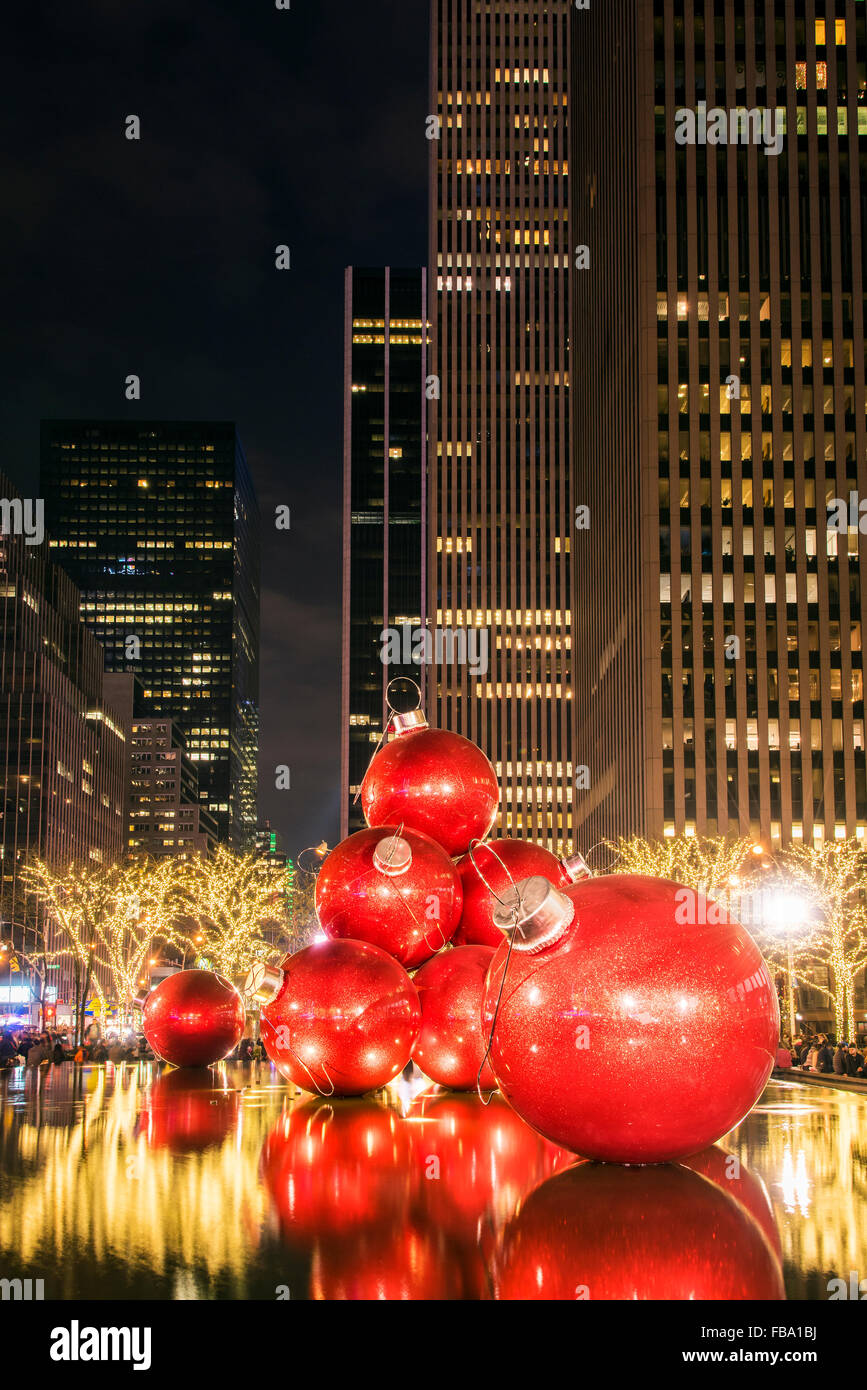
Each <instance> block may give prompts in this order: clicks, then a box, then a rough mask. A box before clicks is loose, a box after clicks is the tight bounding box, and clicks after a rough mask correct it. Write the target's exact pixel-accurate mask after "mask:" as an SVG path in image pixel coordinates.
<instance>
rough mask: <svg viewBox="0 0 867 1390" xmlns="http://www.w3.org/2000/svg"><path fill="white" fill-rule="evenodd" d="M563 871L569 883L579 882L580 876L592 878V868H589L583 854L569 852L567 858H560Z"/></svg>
mask: <svg viewBox="0 0 867 1390" xmlns="http://www.w3.org/2000/svg"><path fill="white" fill-rule="evenodd" d="M560 863H561V864H562V865H563V872H564V873H565V875H566V877H567V878H568V879H569V882H570V883H580V882H581V880H582V878H592V877H593V870H592V869H591V868H590V866H589V864H588V863H587V860H586V859H585V858H584V855H583V854H578V853H577V852H576V853H575V854H570V855H569V858H568V859H561V860H560Z"/></svg>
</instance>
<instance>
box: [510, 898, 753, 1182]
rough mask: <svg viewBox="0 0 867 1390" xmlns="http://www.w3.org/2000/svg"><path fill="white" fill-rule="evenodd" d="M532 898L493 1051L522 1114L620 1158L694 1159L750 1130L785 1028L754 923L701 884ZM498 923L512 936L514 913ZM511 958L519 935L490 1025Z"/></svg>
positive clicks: (516, 931) (586, 1150)
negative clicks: (739, 1129)
mask: <svg viewBox="0 0 867 1390" xmlns="http://www.w3.org/2000/svg"><path fill="white" fill-rule="evenodd" d="M519 891H520V895H521V899H522V904H523V905H522V907H520V908H519V911H518V924H517V926H513V927H512V928H511V930H512V933H513V936H512V942H513V949H512V954H511V958H510V959H509V963H508V974H507V978H506V984H505V988H504V989H503V991H502V998H501V999H500V1004H499V1011H498V1013H497V1020H496V1025H495V1027H494V1036H493V1042H492V1046H491V1053H490V1062H491V1066H492V1067H493V1070H494V1074H495V1076H496V1078H497V1082H498V1084H499V1086H500V1089H501V1091H502V1092H503V1094H504V1095H505V1096H506V1098H507V1099H508V1100H509V1102H510V1103H511V1104H512V1105H513V1106H514V1107H515V1109H516V1110H517V1112H518V1114H519V1115H521V1116H523V1118H524V1119H525V1120H527V1122H528V1123H529V1124H532V1125H534V1126H535V1127H536V1128H537V1129H538V1130H539V1131H540V1133H542V1134H544V1135H545V1136H546V1137H547V1138H549V1139H551V1140H552V1142H554V1143H556V1144H562V1145H565V1146H566V1147H567V1148H570V1149H572V1150H573V1151H574V1152H575V1153H578V1154H581V1155H583V1156H584V1157H587V1158H595V1159H601V1160H603V1161H607V1162H613V1163H665V1162H668V1161H670V1160H674V1159H678V1158H683V1157H686V1156H688V1155H690V1154H695V1153H698V1152H699V1150H701V1149H704V1148H707V1147H708V1146H709V1145H710V1144H713V1143H715V1142H716V1141H717V1140H718V1139H720V1138H721V1137H722V1136H723V1135H724V1134H727V1133H728V1132H729V1130H731V1129H733V1128H734V1126H735V1125H737V1124H739V1123H740V1121H741V1120H742V1119H743V1118H744V1116H745V1115H746V1114H748V1112H749V1111H750V1110H751V1108H752V1107H753V1105H754V1104H755V1102H756V1101H757V1100H758V1098H759V1096H760V1095H761V1093H762V1091H763V1089H764V1086H765V1083H766V1082H767V1080H768V1077H769V1076H770V1073H771V1069H772V1067H773V1064H774V1058H775V1055H776V1046H777V1038H778V1036H779V1027H780V1014H779V1005H778V1002H777V995H776V990H775V989H774V984H773V981H772V979H771V977H770V975H769V973H768V969H767V966H766V965H765V963H764V961H763V959H762V957H761V954H760V953H759V950H758V947H757V946H756V945H755V942H754V941H753V940H752V938H751V937H750V936H749V934H748V933H747V932H746V931H745V930H744V928H743V927H742V926H740V925H739V924H738V923H736V922H728V921H719V920H716V919H717V918H718V917H720V916H721V915H722V913H721V911H720V910H719V909H718V908H716V905H715V904H713V903H710V902H708V900H707V899H705V898H704V897H703V896H702V895H701V894H699V893H696V892H695V891H693V890H692V889H688V888H684V887H682V886H680V885H678V884H676V883H669V882H665V881H663V880H660V879H651V878H644V877H640V876H637V875H628V874H622V875H621V874H618V875H612V876H609V877H604V878H589V879H585V880H584V881H583V882H582V883H578V884H575V885H574V886H572V887H569V888H564V889H555V888H552V887H551V885H550V884H548V883H547V882H546V881H545V880H544V879H541V878H534V879H529V880H527V882H526V883H524V884H520V885H519ZM499 913H502V915H501V916H499ZM498 920H499V921H500V924H501V925H502V927H503V928H504V930H506V929H508V924H509V921H510V919H509V915H508V913H507V912H505V911H503V910H502V909H500V910H498ZM511 920H512V921H514V918H512V919H511ZM507 954H508V942H504V943H503V944H502V945H501V946H500V947H499V949H498V950H497V952H496V955H495V957H494V960H493V962H492V964H491V968H490V970H489V971H488V977H487V984H486V990H485V1001H484V1013H485V1018H486V1026H487V1027H490V1023H491V1021H492V1020H493V1016H494V1013H495V1010H496V1006H497V1000H498V997H499V996H500V992H501V985H502V983H503V970H504V967H505V966H506V959H507Z"/></svg>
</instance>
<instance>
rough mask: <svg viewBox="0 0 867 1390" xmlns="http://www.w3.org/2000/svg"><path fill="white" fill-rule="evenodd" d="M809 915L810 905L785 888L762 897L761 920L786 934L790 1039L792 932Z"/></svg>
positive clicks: (793, 1023)
mask: <svg viewBox="0 0 867 1390" xmlns="http://www.w3.org/2000/svg"><path fill="white" fill-rule="evenodd" d="M809 915H810V904H809V902H808V900H807V899H806V898H805V897H804V896H803V895H802V894H801V893H793V892H791V891H790V890H787V889H785V888H775V889H773V890H772V891H771V892H770V893H766V894H764V896H763V900H762V920H763V921H764V922H765V924H766V925H767V926H769V927H771V928H773V929H774V930H775V931H778V932H779V931H783V932H785V934H786V963H787V968H788V993H789V1037H790V1038H794V1036H795V1033H796V1031H797V1021H796V1015H795V987H794V973H795V972H794V954H793V950H792V931H793V930H794V929H796V928H800V927H803V925H804V923H805V922H806V920H807V918H808V917H809Z"/></svg>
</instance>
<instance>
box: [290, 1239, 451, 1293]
mask: <svg viewBox="0 0 867 1390" xmlns="http://www.w3.org/2000/svg"><path fill="white" fill-rule="evenodd" d="M470 1254H472V1252H470ZM474 1295H475V1296H478V1294H477V1290H476V1288H468V1287H467V1273H466V1270H465V1268H464V1261H463V1260H462V1259H461V1258H460V1255H459V1253H458V1252H457V1251H456V1250H454V1249H453V1248H452V1247H451V1246H450V1245H449V1243H448V1242H447V1241H446V1239H445V1238H444V1236H443V1235H442V1233H441V1232H437V1231H435V1230H430V1229H425V1228H420V1227H416V1226H395V1227H393V1228H391V1229H387V1230H381V1231H373V1230H371V1231H364V1232H363V1233H362V1234H361V1235H359V1237H358V1238H357V1240H353V1242H352V1243H351V1244H346V1243H343V1242H339V1241H338V1242H328V1241H325V1242H323V1244H322V1245H321V1246H319V1247H317V1250H316V1253H315V1255H314V1257H313V1267H312V1270H311V1273H310V1297H311V1298H313V1299H317V1300H319V1299H322V1300H325V1301H327V1302H329V1303H331V1302H333V1301H334V1300H335V1299H351V1300H353V1301H362V1302H388V1303H393V1302H399V1301H409V1300H412V1301H416V1300H418V1301H429V1300H437V1301H440V1300H447V1299H464V1298H467V1297H473V1296H474Z"/></svg>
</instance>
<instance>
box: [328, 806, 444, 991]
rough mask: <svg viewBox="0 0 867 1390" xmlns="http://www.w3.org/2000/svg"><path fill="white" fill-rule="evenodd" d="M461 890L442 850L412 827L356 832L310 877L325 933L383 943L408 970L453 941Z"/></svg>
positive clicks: (381, 828) (378, 944)
mask: <svg viewBox="0 0 867 1390" xmlns="http://www.w3.org/2000/svg"><path fill="white" fill-rule="evenodd" d="M461 902H462V893H461V885H460V880H459V878H458V875H457V870H456V869H455V866H454V864H453V863H452V861H451V860H450V859H449V857H448V855H447V854H446V852H445V850H444V849H443V848H442V847H441V846H440V845H438V844H437V843H436V841H435V840H432V839H431V838H430V836H429V835H423V834H422V833H421V832H420V831H418V830H408V829H406V828H404V829H403V830H401V831H400V833H399V834H398V827H397V826H381V827H380V828H378V829H376V830H359V831H358V833H357V834H355V835H350V836H349V838H348V839H347V840H343V841H342V843H341V844H339V845H338V846H337V847H336V849H333V850H332V851H331V853H330V854H329V856H328V858H327V859H326V860H325V863H324V864H323V866H322V869H321V870H320V873H319V877H318V878H317V880H316V913H317V916H318V917H319V921H320V923H321V924H322V928H323V930H324V931H326V932H327V933H328V935H329V936H331V937H351V938H352V939H353V940H357V941H369V942H370V943H371V945H373V946H381V947H382V949H383V950H384V951H388V953H389V955H391V956H394V958H395V960H399V961H400V963H401V965H403V966H405V967H406V969H407V970H412V969H414V967H415V966H417V965H421V963H422V961H425V960H429V959H430V957H431V956H432V955H434V954H435V952H437V951H439V950H441V949H442V947H443V946H445V945H446V944H447V943H448V942H449V941H450V940H451V938H452V936H453V934H454V931H455V928H456V926H457V924H458V919H459V918H460V915H461Z"/></svg>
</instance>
